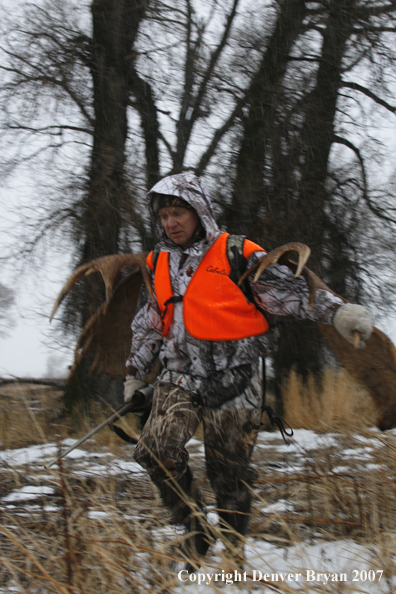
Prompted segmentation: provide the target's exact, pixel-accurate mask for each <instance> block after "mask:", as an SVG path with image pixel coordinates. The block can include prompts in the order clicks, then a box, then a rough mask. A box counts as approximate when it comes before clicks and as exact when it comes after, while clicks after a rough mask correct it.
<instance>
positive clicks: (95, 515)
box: [87, 509, 110, 520]
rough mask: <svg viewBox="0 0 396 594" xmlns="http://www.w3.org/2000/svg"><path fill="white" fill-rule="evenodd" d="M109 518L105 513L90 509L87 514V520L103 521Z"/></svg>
mask: <svg viewBox="0 0 396 594" xmlns="http://www.w3.org/2000/svg"><path fill="white" fill-rule="evenodd" d="M109 517H110V516H109V514H108V513H107V512H104V511H100V510H97V509H92V510H90V511H89V512H88V513H87V518H89V519H91V520H105V519H107V518H109Z"/></svg>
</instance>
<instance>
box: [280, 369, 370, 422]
mask: <svg viewBox="0 0 396 594" xmlns="http://www.w3.org/2000/svg"><path fill="white" fill-rule="evenodd" d="M282 396H283V403H284V410H285V418H286V421H287V422H288V423H289V424H290V425H291V426H292V427H294V428H296V429H313V430H314V431H319V432H326V431H330V430H340V431H345V430H348V429H351V428H353V429H357V428H364V427H369V426H375V425H376V421H377V416H378V413H377V410H376V408H375V405H374V404H373V402H372V399H371V397H370V396H369V394H368V393H367V392H365V390H364V389H363V388H361V387H360V386H358V385H357V384H356V383H355V382H354V381H353V379H352V378H351V376H350V375H349V374H348V373H347V372H346V371H345V369H339V370H335V369H326V370H325V371H324V373H323V375H322V377H321V381H320V382H319V383H318V382H316V381H315V379H314V378H313V377H312V376H310V377H309V378H308V381H307V382H306V383H304V382H303V380H302V378H301V376H298V375H297V374H296V373H295V371H292V372H291V373H290V374H289V376H288V377H287V378H285V380H284V382H283V386H282Z"/></svg>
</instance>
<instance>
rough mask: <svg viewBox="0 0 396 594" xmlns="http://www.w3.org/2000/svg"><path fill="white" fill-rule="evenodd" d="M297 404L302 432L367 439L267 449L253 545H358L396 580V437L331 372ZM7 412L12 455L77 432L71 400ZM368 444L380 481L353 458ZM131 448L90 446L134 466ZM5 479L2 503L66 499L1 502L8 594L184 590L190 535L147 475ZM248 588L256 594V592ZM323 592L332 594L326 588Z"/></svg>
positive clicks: (105, 443)
mask: <svg viewBox="0 0 396 594" xmlns="http://www.w3.org/2000/svg"><path fill="white" fill-rule="evenodd" d="M311 386H312V383H311ZM285 389H286V387H285ZM285 396H286V414H287V419H288V422H289V423H290V424H291V425H292V426H293V427H295V428H296V427H298V426H300V427H304V428H314V429H316V430H320V431H321V432H323V431H325V430H326V428H329V429H331V430H332V431H333V430H334V429H337V430H338V431H340V430H341V429H342V428H343V427H344V423H345V422H346V424H347V425H348V427H349V428H350V427H351V426H354V427H356V426H359V425H360V427H361V430H360V432H359V433H358V434H357V433H354V434H352V433H351V432H350V431H349V432H346V433H343V434H341V433H340V434H339V436H338V443H339V447H335V446H332V447H326V448H323V449H316V450H315V451H309V452H308V451H307V452H306V455H303V456H301V455H299V456H297V454H293V453H290V452H283V450H282V451H280V450H277V449H276V446H277V445H279V444H280V443H281V440H280V439H279V440H278V439H274V440H271V441H270V442H266V443H273V444H274V449H273V451H269V450H268V446H266V448H267V449H265V450H262V449H260V448H259V447H258V448H256V451H255V454H254V462H255V465H256V467H257V469H258V471H259V479H258V481H257V483H256V485H255V490H254V508H253V509H254V512H253V517H252V522H251V530H250V535H249V536H250V537H251V538H253V539H254V540H255V542H257V543H260V542H263V541H266V542H267V543H275V544H277V545H278V546H281V547H285V551H286V550H287V549H288V548H290V547H292V546H293V545H296V544H298V543H308V544H309V543H310V542H311V541H312V540H313V539H316V540H319V541H323V542H327V541H332V540H338V539H353V540H354V541H356V542H358V543H361V544H369V545H370V547H371V549H372V550H373V551H374V550H375V552H376V553H375V554H376V555H377V556H378V565H377V568H382V569H384V571H385V576H392V575H395V574H396V566H395V559H394V556H393V555H394V550H395V545H396V513H395V512H396V485H395V479H394V477H395V476H396V440H395V438H393V437H392V436H390V435H385V434H383V435H381V434H378V433H375V434H374V433H373V432H372V431H370V430H368V429H364V427H365V426H367V425H368V424H369V422H368V421H367V419H370V416H369V415H370V414H372V413H370V405H369V404H368V401H367V397H366V396H365V395H364V394H363V393H361V392H360V390H357V389H356V387H354V386H353V385H352V384H351V383H350V381H349V380H348V378H347V376H346V375H345V374H343V373H340V374H339V375H338V376H337V375H336V374H331V373H327V374H326V376H325V377H324V379H323V392H322V394H321V396H320V399H319V403H318V402H317V400H316V399H317V393H316V390H315V391H313V389H312V391H311V392H310V391H309V385H308V388H303V387H302V384H301V382H300V381H299V380H298V378H296V376H295V375H291V376H290V378H289V380H288V383H287V394H286V392H285ZM39 400H40V401H41V403H42V406H40V405H39V402H38V401H39ZM11 404H13V405H15V406H14V407H13V406H12V405H11ZM0 405H1V406H2V407H5V408H3V410H5V411H6V415H7V421H6V422H5V421H3V422H2V426H1V432H2V433H1V441H2V443H3V447H4V448H16V447H22V446H24V445H28V444H30V443H43V441H45V440H52V441H53V439H54V436H55V435H60V436H61V437H62V438H63V437H64V436H66V435H68V430H70V427H69V428H68V425H67V423H66V422H64V421H62V422H60V418H59V413H60V401H59V395H57V394H54V393H51V392H50V391H47V390H42V391H41V396H40V395H39V393H38V392H35V393H34V394H33V393H32V392H31V391H29V390H28V391H27V392H26V393H25V394H22V393H20V392H19V393H18V395H17V396H15V395H14V397H13V398H12V402H11V399H10V396H9V394H7V395H4V394H3V395H2V397H1V398H0ZM6 405H7V406H6ZM7 407H8V408H7ZM359 411H360V414H359ZM362 411H363V412H362ZM101 414H102V415H103V411H102V412H101ZM100 420H101V419H100ZM98 422H99V420H98ZM125 422H126V423H127V421H125ZM95 423H96V420H91V422H90V423H89V422H88V420H87V426H86V427H81V428H80V430H79V434H78V435H75V434H73V435H72V436H73V437H74V438H78V437H79V436H80V434H83V433H84V432H85V429H86V430H87V431H88V430H89V429H90V428H91V427H92V426H93V425H94V424H95ZM29 428H30V433H29V437H26V435H24V432H25V431H28V432H29ZM11 429H13V431H11ZM125 429H126V430H127V431H129V432H132V430H133V426H131V425H130V424H129V423H128V427H125ZM35 439H36V440H37V441H36V442H35V441H34V440H35ZM361 440H365V441H364V443H366V444H371V446H372V462H373V463H374V464H375V467H374V465H373V467H372V468H371V469H370V471H368V469H367V468H366V463H364V462H361V461H359V460H358V459H357V458H351V459H350V460H346V459H345V457H343V452H344V451H345V449H346V448H349V449H356V450H357V449H359V448H360V449H361V448H362V443H361ZM128 448H129V446H124V445H123V442H121V441H120V440H119V439H118V438H117V437H116V436H114V434H112V433H111V432H110V431H108V430H104V431H102V432H101V433H100V434H98V436H97V438H96V439H95V440H93V441H92V442H91V443H90V444H88V445H87V449H89V450H91V451H108V450H111V451H112V452H113V453H115V454H116V455H117V456H120V457H123V458H124V459H125V460H128V459H129V460H130V456H131V450H130V448H129V449H128ZM93 463H94V462H93ZM192 463H193V465H195V467H194V472H195V474H196V476H197V477H198V481H199V483H200V486H201V489H202V491H203V494H204V497H205V500H206V502H207V503H208V504H213V502H214V501H213V494H212V493H211V491H210V487H209V484H208V481H207V479H206V477H205V474H204V466H203V461H202V459H201V458H200V457H193V458H192ZM276 464H278V465H284V466H285V467H288V468H289V470H288V472H284V473H281V472H275V471H274V468H273V466H274V465H276ZM271 465H272V466H271ZM0 472H1V476H2V481H1V486H0V497H2V498H4V496H6V495H7V494H9V493H11V492H13V491H14V490H15V489H20V488H21V487H24V486H26V485H47V486H49V487H51V488H52V489H53V490H54V491H53V493H52V494H50V495H43V496H42V498H41V499H39V500H35V501H34V505H31V504H30V502H26V501H25V502H20V503H18V502H15V507H14V508H10V507H9V506H8V507H7V506H5V505H1V501H0V516H1V527H0V592H2V593H3V592H8V591H9V592H12V591H14V592H15V589H16V590H17V591H18V592H22V593H24V594H25V593H26V594H27V593H29V594H30V593H32V594H33V593H37V594H46V593H47V592H48V593H52V592H54V593H57V594H70V593H72V594H74V593H76V594H85V593H86V594H121V593H122V594H124V593H125V592H126V591H127V592H131V593H135V592H136V593H139V594H141V593H142V594H143V593H144V592H157V593H160V592H174V591H175V586H176V579H175V577H174V576H172V574H171V573H170V571H169V564H170V562H171V560H172V559H174V558H177V557H178V555H179V553H178V544H180V539H181V537H180V536H178V535H177V534H176V533H175V532H174V531H171V530H170V529H169V523H168V519H169V518H168V515H167V512H166V511H165V510H164V508H163V506H162V505H161V503H160V500H159V498H158V495H157V493H156V491H155V489H154V488H153V487H152V485H151V483H150V481H149V479H148V478H147V476H145V475H139V476H138V477H135V478H134V477H133V475H129V476H128V475H127V474H122V475H114V476H112V475H111V474H109V475H107V476H105V477H103V476H101V475H100V474H97V475H94V474H93V475H92V476H88V477H87V476H86V475H79V473H78V472H75V468H74V467H73V463H72V462H68V461H65V463H64V465H63V466H61V467H60V468H59V469H56V470H52V471H51V472H44V471H43V468H42V467H41V468H40V467H36V468H34V467H16V468H14V469H10V468H8V467H7V466H4V467H0ZM279 500H286V501H288V502H289V503H290V507H289V509H288V511H281V512H276V511H275V512H267V513H263V512H262V511H261V510H262V508H263V507H266V506H269V505H271V504H274V503H276V502H278V501H279ZM214 530H215V529H214ZM215 536H218V537H220V534H219V533H216V534H215ZM217 554H218V553H217ZM218 564H219V561H218V560H216V559H215V558H214V557H213V556H211V555H208V558H207V565H206V570H207V571H213V568H216V569H217V568H218ZM266 564H267V560H266V558H263V559H262V563H261V565H260V566H259V567H258V568H259V569H263V568H265V567H266ZM222 566H223V565H222ZM247 585H248V586H250V587H252V583H251V582H250V583H249V582H248V583H247ZM256 585H257V584H256ZM276 586H277V589H275V591H281V592H295V590H294V589H292V588H291V587H290V585H288V584H287V583H282V584H279V583H278V584H276ZM12 588H15V589H14V590H12ZM301 588H302V589H301V591H302V592H305V593H308V592H313V591H316V590H313V589H311V586H308V585H304V584H301ZM319 590H320V591H324V590H323V589H321V588H320V587H319ZM223 591H224V590H223ZM261 591H268V590H267V589H264V588H263V589H262V590H261ZM331 591H332V592H345V593H347V592H348V593H349V592H359V591H360V590H359V589H356V590H355V589H352V586H351V584H349V585H345V589H343V586H342V584H340V585H338V586H337V587H335V586H334V587H332V589H331ZM389 591H391V589H390V590H389Z"/></svg>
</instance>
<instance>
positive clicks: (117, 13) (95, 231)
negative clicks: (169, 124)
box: [79, 0, 147, 325]
mask: <svg viewBox="0 0 396 594" xmlns="http://www.w3.org/2000/svg"><path fill="white" fill-rule="evenodd" d="M146 5H147V2H146V0H138V1H135V0H93V2H92V4H91V13H92V26H93V38H92V44H91V64H90V70H91V76H92V82H93V107H94V113H95V122H94V140H93V146H92V153H91V160H90V169H89V176H88V189H87V192H86V195H85V198H84V199H83V217H82V232H83V246H82V250H81V259H80V262H79V264H83V263H85V262H89V261H90V260H92V259H94V258H98V257H100V256H105V255H107V254H115V253H117V252H118V251H119V239H120V230H121V227H122V209H123V205H124V204H125V205H127V202H128V201H129V200H131V196H130V193H129V190H128V185H127V183H126V177H125V143H126V139H127V133H128V123H127V108H128V104H129V93H130V89H129V76H130V68H131V63H132V62H133V59H134V56H133V45H134V42H135V39H136V36H137V33H138V29H139V25H140V23H141V21H142V19H143V17H144V15H145V11H146ZM87 280H88V282H87V283H86V286H85V287H84V293H85V295H86V303H85V307H84V308H83V311H82V320H81V322H82V325H84V324H85V323H86V322H87V320H88V319H89V317H90V316H91V315H92V312H93V311H95V310H96V308H97V307H98V306H99V305H100V304H101V303H102V301H103V290H102V285H101V284H100V283H98V282H97V281H96V279H95V278H91V277H90V278H89V279H87Z"/></svg>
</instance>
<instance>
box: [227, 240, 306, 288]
mask: <svg viewBox="0 0 396 594" xmlns="http://www.w3.org/2000/svg"><path fill="white" fill-rule="evenodd" d="M288 252H298V254H299V259H298V266H297V270H296V272H295V275H294V276H295V277H297V276H300V274H301V272H302V270H303V268H304V266H305V264H306V262H307V260H308V258H309V256H310V254H311V250H310V248H309V247H308V246H307V245H305V244H304V243H298V242H296V241H294V242H291V243H286V244H285V245H282V246H280V247H278V248H276V249H274V250H272V251H271V252H269V253H268V254H265V255H264V256H263V257H262V258H261V259H260V260H259V261H258V262H256V264H254V265H253V266H252V267H251V268H249V270H247V271H246V272H245V273H244V274H243V275H242V276H241V278H240V279H239V282H238V284H239V285H240V284H241V283H242V282H243V281H244V280H245V278H246V277H247V276H248V275H249V274H251V273H252V272H254V271H255V270H256V274H255V275H254V279H253V282H254V283H256V282H257V281H258V279H259V277H260V275H261V274H262V273H263V272H264V270H265V269H266V268H268V266H270V265H271V264H276V263H277V262H278V261H279V260H280V258H281V257H282V256H283V255H284V254H286V253H288Z"/></svg>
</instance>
